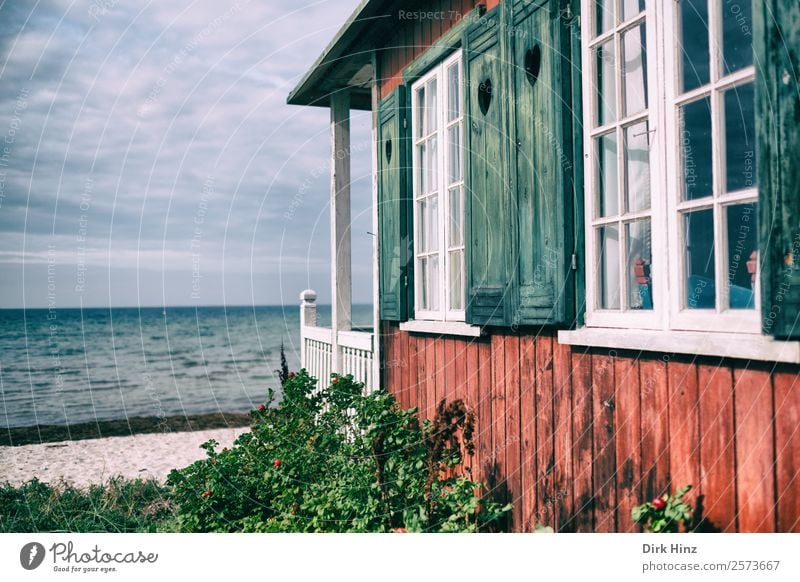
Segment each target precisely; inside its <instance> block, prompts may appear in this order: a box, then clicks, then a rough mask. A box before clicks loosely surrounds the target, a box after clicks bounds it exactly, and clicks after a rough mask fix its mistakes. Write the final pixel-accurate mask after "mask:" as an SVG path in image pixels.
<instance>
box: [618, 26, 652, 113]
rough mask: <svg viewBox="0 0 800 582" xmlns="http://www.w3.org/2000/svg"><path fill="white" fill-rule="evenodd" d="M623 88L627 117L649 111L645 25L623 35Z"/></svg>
mask: <svg viewBox="0 0 800 582" xmlns="http://www.w3.org/2000/svg"><path fill="white" fill-rule="evenodd" d="M622 87H623V92H624V94H625V95H624V96H625V114H626V115H633V114H635V113H638V112H640V111H642V110H643V109H647V37H646V34H645V26H644V24H641V25H639V26H637V27H636V28H632V29H631V30H629V31H627V32H626V33H625V34H623V35H622Z"/></svg>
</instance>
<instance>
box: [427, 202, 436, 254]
mask: <svg viewBox="0 0 800 582" xmlns="http://www.w3.org/2000/svg"><path fill="white" fill-rule="evenodd" d="M425 210H426V214H427V217H426V227H427V233H426V239H427V247H426V249H425V250H428V251H436V250H439V196H431V197H430V198H428V199H427V201H426V203H425Z"/></svg>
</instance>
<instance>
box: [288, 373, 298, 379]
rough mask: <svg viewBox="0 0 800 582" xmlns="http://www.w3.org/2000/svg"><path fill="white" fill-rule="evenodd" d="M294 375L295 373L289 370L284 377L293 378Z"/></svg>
mask: <svg viewBox="0 0 800 582" xmlns="http://www.w3.org/2000/svg"><path fill="white" fill-rule="evenodd" d="M295 376H297V374H295V373H294V372H289V374H287V376H286V377H287V378H294V377H295Z"/></svg>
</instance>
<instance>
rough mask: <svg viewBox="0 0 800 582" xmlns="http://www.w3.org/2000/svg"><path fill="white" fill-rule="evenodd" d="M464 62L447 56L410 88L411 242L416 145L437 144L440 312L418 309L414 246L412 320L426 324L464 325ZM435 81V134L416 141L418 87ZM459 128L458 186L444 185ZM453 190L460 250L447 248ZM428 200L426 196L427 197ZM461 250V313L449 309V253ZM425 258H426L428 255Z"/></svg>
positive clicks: (419, 283)
mask: <svg viewBox="0 0 800 582" xmlns="http://www.w3.org/2000/svg"><path fill="white" fill-rule="evenodd" d="M454 63H456V65H457V66H458V74H459V83H458V88H459V93H460V94H459V96H458V103H459V116H458V117H457V118H456V119H454V120H451V121H449V122H448V121H447V115H446V113H447V103H448V102H449V101H448V97H449V95H448V91H449V86H448V83H447V70H448V69H449V68H450V66H451V65H453V64H454ZM463 75H464V71H463V61H462V54H461V50H460V49H459V50H456V51H455V52H454V53H453V54H451V55H449V56H448V57H447V58H445V59H443V60H442V61H441V62H440V63H438V64H437V65H435V66H434V67H433V68H432V69H430V70H429V71H428V72H426V73H425V74H424V75H422V76H421V77H420V78H419V79H417V80H416V81H415V82H414V83H413V84H412V85H411V135H412V140H411V147H412V151H413V154H412V177H413V179H412V184H413V186H412V191H413V212H412V220H413V225H414V226H413V228H414V240H415V241H419V240H421V237H420V232H419V227H420V225H421V224H422V222H421V220H420V217H419V209H418V204H417V201H418V198H419V197H420V193H419V179H418V178H419V174H418V172H419V169H420V167H421V165H420V160H419V159H418V155H419V154H418V147H417V146H418V145H419V144H420V143H422V142H423V141H424V140H426V139H429V138H430V137H431V136H432V135H434V134H435V135H436V140H437V161H436V163H437V175H438V184H437V194H436V197H437V198H438V209H439V210H438V229H437V230H438V246H437V249H438V250H437V251H436V252H438V256H439V279H438V281H439V284H438V290H439V294H438V303H439V309H438V310H433V309H422V308H421V306H420V298H421V293H422V291H421V288H422V284H423V281H422V278H421V277H420V276H419V274H420V272H421V271H420V269H419V268H418V267H419V262H418V256H419V253H418V246H417V245H416V244H415V245H414V272H415V274H416V276H415V277H414V317H415V319H417V320H429V321H452V322H463V321H464V320H465V317H466V309H465V306H466V292H465V288H466V273H465V269H464V254H465V251H466V249H465V246H464V244H465V241H464V147H463V146H464V96H463V85H464V83H463V79H464V77H463ZM433 78H436V79H437V94H436V105H435V106H436V116H437V122H436V127H437V129H436V131H435V132H433V133H431V134H428V135H427V136H422V137H420V138H418V137H417V128H418V126H419V123H420V120H419V119H418V117H419V111H418V108H417V93H418V91H419V89H420V88H421V87H423V86H424V85H425V84H426V83H427V82H428V81H430V80H431V79H433ZM456 124H460V125H461V132H460V138H461V152H460V156H459V162H460V164H461V167H460V176H461V180H460V182H456V183H453V184H449V185H448V184H447V179H448V178H447V165H446V157H447V155H448V147H449V144H448V143H447V130H448V129H449V128H450V127H452V126H454V125H456ZM455 187H460V188H461V216H460V217H459V223H460V229H461V239H462V240H461V245H460V247H459V246H450V245H449V241H450V225H451V220H450V205H449V199H448V195H449V191H450V190H451V189H453V188H455ZM426 196H427V195H426ZM459 249H460V251H461V253H460V256H461V265H460V270H461V293H462V297H461V306H462V308H461V309H451V308H450V251H456V252H457V251H458V250H459ZM425 254H427V255H429V254H430V253H429V252H426V253H425Z"/></svg>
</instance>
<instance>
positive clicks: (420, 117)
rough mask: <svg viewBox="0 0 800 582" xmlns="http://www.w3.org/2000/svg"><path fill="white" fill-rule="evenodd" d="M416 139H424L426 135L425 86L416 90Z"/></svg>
mask: <svg viewBox="0 0 800 582" xmlns="http://www.w3.org/2000/svg"><path fill="white" fill-rule="evenodd" d="M416 108H417V112H416V114H417V133H416V135H417V137H418V138H420V137H424V136H425V134H426V133H427V131H426V129H425V123H426V122H425V85H423V86H422V87H420V88H419V89H418V90H417V103H416Z"/></svg>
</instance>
